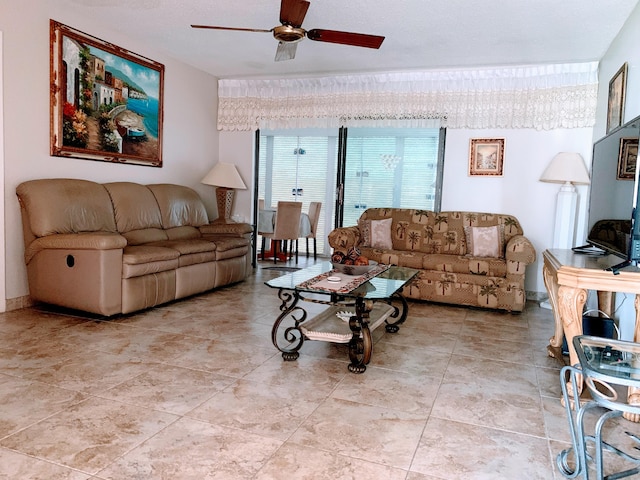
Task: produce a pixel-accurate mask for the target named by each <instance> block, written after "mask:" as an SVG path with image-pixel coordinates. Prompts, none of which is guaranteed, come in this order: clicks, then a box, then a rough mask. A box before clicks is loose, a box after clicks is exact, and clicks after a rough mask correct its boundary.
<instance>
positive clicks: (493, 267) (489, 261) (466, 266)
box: [422, 253, 507, 277]
mask: <svg viewBox="0 0 640 480" xmlns="http://www.w3.org/2000/svg"><path fill="white" fill-rule="evenodd" d="M422 269H424V270H429V271H436V272H452V273H468V274H471V275H480V276H492V277H504V276H506V275H507V262H506V261H505V260H504V259H503V258H491V257H469V256H463V255H448V254H446V253H434V254H425V255H423V257H422Z"/></svg>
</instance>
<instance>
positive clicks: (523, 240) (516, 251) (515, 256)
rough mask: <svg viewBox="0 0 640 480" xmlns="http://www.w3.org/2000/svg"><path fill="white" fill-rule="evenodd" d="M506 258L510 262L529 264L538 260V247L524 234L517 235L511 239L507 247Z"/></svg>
mask: <svg viewBox="0 0 640 480" xmlns="http://www.w3.org/2000/svg"><path fill="white" fill-rule="evenodd" d="M505 259H506V260H507V261H508V262H519V263H520V264H522V265H529V264H530V263H533V262H535V260H536V249H535V248H534V246H533V244H532V243H531V242H530V241H529V239H528V238H527V237H525V236H524V235H515V236H513V237H511V238H510V239H509V241H508V242H507V246H506V248H505Z"/></svg>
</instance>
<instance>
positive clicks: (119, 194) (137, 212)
mask: <svg viewBox="0 0 640 480" xmlns="http://www.w3.org/2000/svg"><path fill="white" fill-rule="evenodd" d="M104 186H105V188H106V189H107V191H108V192H109V195H110V196H111V201H112V202H113V209H114V212H115V217H116V225H117V227H118V231H119V232H120V233H128V232H132V231H137V230H144V229H148V228H155V229H160V228H162V219H161V218H160V207H159V206H158V202H157V201H156V198H155V197H154V196H153V193H152V192H151V190H149V189H148V188H147V187H146V186H144V185H140V184H139V183H133V182H113V183H105V185H104ZM137 243H142V242H137Z"/></svg>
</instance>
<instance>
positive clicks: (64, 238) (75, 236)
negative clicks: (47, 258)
mask: <svg viewBox="0 0 640 480" xmlns="http://www.w3.org/2000/svg"><path fill="white" fill-rule="evenodd" d="M126 246H127V239H126V238H124V237H123V236H122V235H120V234H118V233H110V232H87V233H59V234H54V235H47V236H45V237H38V238H36V239H35V240H34V241H33V242H31V243H30V244H29V246H28V247H27V248H26V249H25V252H24V256H25V261H26V263H29V262H30V261H31V259H32V258H33V257H34V256H35V255H36V254H37V253H38V252H40V251H42V250H46V249H50V250H51V249H63V250H115V249H122V248H124V247H126Z"/></svg>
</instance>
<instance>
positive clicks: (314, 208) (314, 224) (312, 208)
mask: <svg viewBox="0 0 640 480" xmlns="http://www.w3.org/2000/svg"><path fill="white" fill-rule="evenodd" d="M321 208H322V202H311V203H310V204H309V213H308V215H309V222H310V223H311V232H310V233H309V235H307V236H306V237H305V241H306V242H307V257H308V256H309V239H310V238H313V259H314V260H317V259H318V250H317V242H316V234H317V232H318V222H319V221H320V209H321Z"/></svg>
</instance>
